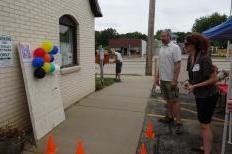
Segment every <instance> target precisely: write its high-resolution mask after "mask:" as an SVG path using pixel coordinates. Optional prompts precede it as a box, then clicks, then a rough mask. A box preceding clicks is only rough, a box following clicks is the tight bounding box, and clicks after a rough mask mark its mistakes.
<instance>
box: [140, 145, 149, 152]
mask: <svg viewBox="0 0 232 154" xmlns="http://www.w3.org/2000/svg"><path fill="white" fill-rule="evenodd" d="M140 154H147V149H146V146H145V144H144V143H143V144H142V145H141V147H140Z"/></svg>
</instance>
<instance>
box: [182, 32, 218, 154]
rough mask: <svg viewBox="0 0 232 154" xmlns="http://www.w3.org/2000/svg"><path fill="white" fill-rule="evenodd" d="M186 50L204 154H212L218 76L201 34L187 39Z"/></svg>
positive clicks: (189, 36)
mask: <svg viewBox="0 0 232 154" xmlns="http://www.w3.org/2000/svg"><path fill="white" fill-rule="evenodd" d="M185 50H186V52H187V53H188V54H189V58H188V63H187V71H188V75H189V85H188V86H186V89H187V90H189V91H190V92H193V93H194V96H195V100H196V105H197V116H198V120H199V122H200V126H201V131H202V137H203V146H202V147H201V148H200V149H201V150H202V152H204V154H210V152H211V147H212V141H213V134H212V128H211V125H210V123H211V119H212V116H213V112H214V109H215V106H216V102H217V99H218V91H217V87H216V82H217V76H216V73H215V69H214V66H213V65H212V60H211V58H210V57H209V56H208V40H207V39H206V38H204V37H203V36H202V35H201V34H198V33H192V34H189V35H188V36H187V37H186V39H185Z"/></svg>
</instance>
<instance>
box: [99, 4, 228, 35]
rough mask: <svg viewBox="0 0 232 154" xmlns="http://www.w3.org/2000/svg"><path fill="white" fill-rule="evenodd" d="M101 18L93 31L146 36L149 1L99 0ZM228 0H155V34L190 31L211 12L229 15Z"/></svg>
mask: <svg viewBox="0 0 232 154" xmlns="http://www.w3.org/2000/svg"><path fill="white" fill-rule="evenodd" d="M98 2H99V5H100V7H101V10H102V13H103V17H102V18H96V24H95V29H96V30H104V29H106V28H114V29H116V30H117V32H119V33H128V32H134V31H138V32H141V33H144V34H147V31H148V30H147V29H148V26H147V25H148V11H149V0H98ZM230 2H231V0H156V13H155V16H156V17H155V31H157V30H160V29H171V30H172V31H173V32H188V31H191V29H192V25H193V23H194V21H195V19H196V18H199V17H202V16H207V15H211V14H212V13H214V12H218V13H220V14H226V15H229V13H230V6H231V4H230Z"/></svg>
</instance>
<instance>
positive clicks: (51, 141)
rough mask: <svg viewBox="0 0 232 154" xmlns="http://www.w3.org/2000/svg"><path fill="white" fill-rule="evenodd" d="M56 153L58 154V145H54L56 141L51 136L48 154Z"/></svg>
mask: <svg viewBox="0 0 232 154" xmlns="http://www.w3.org/2000/svg"><path fill="white" fill-rule="evenodd" d="M55 152H56V145H55V143H54V139H53V136H52V134H51V135H50V136H49V138H48V144H47V151H46V154H55Z"/></svg>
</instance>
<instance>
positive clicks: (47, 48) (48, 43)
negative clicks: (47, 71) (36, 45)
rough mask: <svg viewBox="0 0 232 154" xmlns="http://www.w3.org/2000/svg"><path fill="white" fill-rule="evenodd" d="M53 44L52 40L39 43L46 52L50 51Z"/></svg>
mask: <svg viewBox="0 0 232 154" xmlns="http://www.w3.org/2000/svg"><path fill="white" fill-rule="evenodd" d="M53 46H54V44H53V42H52V41H48V40H47V41H43V42H42V45H41V47H42V48H43V49H44V50H45V51H46V52H47V53H48V52H50V51H52V49H53Z"/></svg>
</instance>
